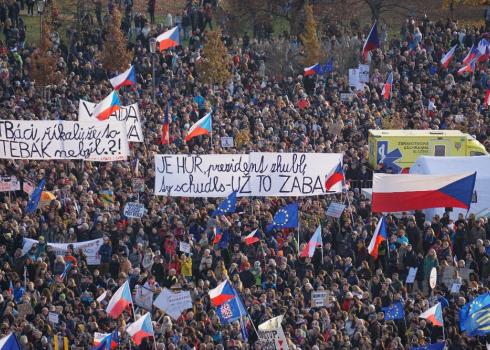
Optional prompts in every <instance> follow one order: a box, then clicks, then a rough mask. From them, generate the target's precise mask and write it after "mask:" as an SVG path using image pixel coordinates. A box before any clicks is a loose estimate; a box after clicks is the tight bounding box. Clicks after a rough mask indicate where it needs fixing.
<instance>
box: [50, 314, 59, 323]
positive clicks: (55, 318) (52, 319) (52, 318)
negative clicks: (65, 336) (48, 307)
mask: <svg viewBox="0 0 490 350" xmlns="http://www.w3.org/2000/svg"><path fill="white" fill-rule="evenodd" d="M48 321H49V322H51V323H54V324H58V322H59V321H60V317H59V315H58V314H57V313H56V312H50V313H48Z"/></svg>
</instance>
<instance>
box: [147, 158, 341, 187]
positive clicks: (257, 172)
mask: <svg viewBox="0 0 490 350" xmlns="http://www.w3.org/2000/svg"><path fill="white" fill-rule="evenodd" d="M341 158H342V154H341V153H250V154H249V155H248V154H208V155H183V154H175V155H156V156H155V195H160V196H174V197H226V196H227V195H229V194H230V192H232V191H236V192H237V196H239V197H244V196H254V197H264V196H275V197H290V196H316V195H322V194H327V193H336V191H338V192H340V186H339V189H336V191H331V192H328V191H326V189H325V177H326V176H327V175H328V174H330V173H332V172H333V170H334V169H335V168H336V167H337V166H338V164H339V162H340V160H341Z"/></svg>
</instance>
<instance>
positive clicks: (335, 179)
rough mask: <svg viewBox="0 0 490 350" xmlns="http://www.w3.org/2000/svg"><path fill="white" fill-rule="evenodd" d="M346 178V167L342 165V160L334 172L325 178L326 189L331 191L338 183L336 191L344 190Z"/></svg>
mask: <svg viewBox="0 0 490 350" xmlns="http://www.w3.org/2000/svg"><path fill="white" fill-rule="evenodd" d="M344 180H345V176H344V169H343V167H342V162H339V164H338V165H337V167H336V168H335V169H334V170H333V172H332V173H331V174H329V175H328V176H327V179H326V180H325V190H326V191H330V190H331V189H332V188H333V187H334V186H335V185H337V184H338V187H339V188H338V191H336V192H340V191H342V184H343V183H344Z"/></svg>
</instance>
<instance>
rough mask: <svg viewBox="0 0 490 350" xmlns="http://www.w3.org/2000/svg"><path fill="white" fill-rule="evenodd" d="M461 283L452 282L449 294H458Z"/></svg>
mask: <svg viewBox="0 0 490 350" xmlns="http://www.w3.org/2000/svg"><path fill="white" fill-rule="evenodd" d="M461 286H462V284H461V283H457V282H455V283H453V285H452V286H451V294H458V293H459V290H460V289H461Z"/></svg>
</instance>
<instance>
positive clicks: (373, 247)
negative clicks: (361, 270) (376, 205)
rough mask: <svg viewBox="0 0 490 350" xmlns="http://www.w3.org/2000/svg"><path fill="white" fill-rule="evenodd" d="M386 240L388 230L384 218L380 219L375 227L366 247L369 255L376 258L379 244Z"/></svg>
mask: <svg viewBox="0 0 490 350" xmlns="http://www.w3.org/2000/svg"><path fill="white" fill-rule="evenodd" d="M387 239H388V230H387V228H386V219H385V217H384V216H383V217H381V219H380V220H379V222H378V224H377V225H376V229H375V230H374V233H373V237H372V238H371V242H369V245H368V252H369V255H371V256H372V257H374V258H375V259H377V258H378V249H379V246H380V244H381V242H383V241H386V240H387Z"/></svg>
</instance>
